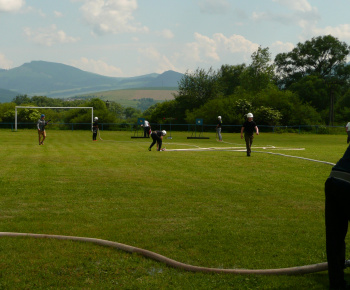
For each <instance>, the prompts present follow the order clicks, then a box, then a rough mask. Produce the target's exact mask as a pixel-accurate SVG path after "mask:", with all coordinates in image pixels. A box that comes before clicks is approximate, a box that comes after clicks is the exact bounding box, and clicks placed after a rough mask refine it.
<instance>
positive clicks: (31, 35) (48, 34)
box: [23, 25, 79, 46]
mask: <svg viewBox="0 0 350 290" xmlns="http://www.w3.org/2000/svg"><path fill="white" fill-rule="evenodd" d="M23 30H24V33H25V35H26V36H27V37H28V39H29V40H30V41H32V42H34V43H37V44H40V45H45V46H52V45H54V44H57V43H72V42H77V41H78V40H79V38H74V37H71V36H68V35H67V34H66V33H65V32H64V31H63V30H58V29H57V27H56V26H55V25H51V26H50V27H47V28H41V29H38V30H36V31H34V30H32V29H31V28H29V27H26V28H24V29H23Z"/></svg>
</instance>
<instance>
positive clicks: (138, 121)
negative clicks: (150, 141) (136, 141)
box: [131, 118, 149, 138]
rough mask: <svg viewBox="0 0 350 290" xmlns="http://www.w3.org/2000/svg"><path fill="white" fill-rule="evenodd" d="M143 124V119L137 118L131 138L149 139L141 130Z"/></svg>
mask: <svg viewBox="0 0 350 290" xmlns="http://www.w3.org/2000/svg"><path fill="white" fill-rule="evenodd" d="M144 122H145V118H138V119H137V124H134V126H133V128H134V130H133V131H134V136H131V138H149V137H145V136H144V129H143V123H144ZM140 127H142V130H141V134H139V129H140Z"/></svg>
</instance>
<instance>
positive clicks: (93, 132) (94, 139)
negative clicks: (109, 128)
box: [92, 120, 98, 141]
mask: <svg viewBox="0 0 350 290" xmlns="http://www.w3.org/2000/svg"><path fill="white" fill-rule="evenodd" d="M97 132H98V122H97V120H96V121H94V123H93V124H92V140H93V141H96V137H97Z"/></svg>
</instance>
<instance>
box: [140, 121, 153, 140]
mask: <svg viewBox="0 0 350 290" xmlns="http://www.w3.org/2000/svg"><path fill="white" fill-rule="evenodd" d="M141 127H143V137H144V138H149V134H150V131H151V126H150V124H149V122H148V121H147V120H145V121H144V122H143V124H142V125H141Z"/></svg>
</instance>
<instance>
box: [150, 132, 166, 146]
mask: <svg viewBox="0 0 350 290" xmlns="http://www.w3.org/2000/svg"><path fill="white" fill-rule="evenodd" d="M165 135H166V131H165V130H163V131H153V132H152V134H151V137H152V140H153V142H152V144H151V146H149V148H148V151H151V149H152V147H153V145H154V144H156V143H157V144H158V149H157V151H160V149H161V148H162V140H163V136H165Z"/></svg>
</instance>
